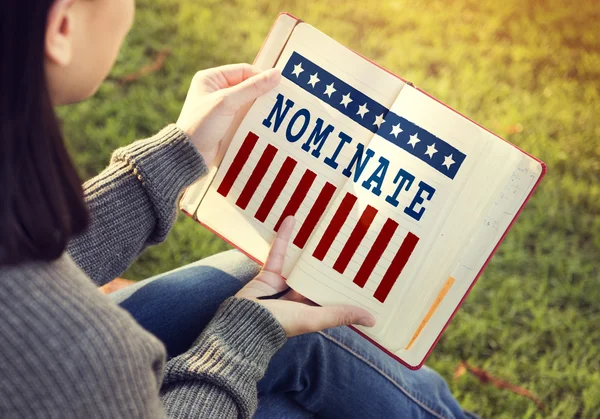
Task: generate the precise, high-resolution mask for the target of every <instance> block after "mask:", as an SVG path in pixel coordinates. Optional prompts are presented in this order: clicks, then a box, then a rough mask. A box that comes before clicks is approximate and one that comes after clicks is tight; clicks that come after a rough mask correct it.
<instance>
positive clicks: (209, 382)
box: [161, 297, 286, 418]
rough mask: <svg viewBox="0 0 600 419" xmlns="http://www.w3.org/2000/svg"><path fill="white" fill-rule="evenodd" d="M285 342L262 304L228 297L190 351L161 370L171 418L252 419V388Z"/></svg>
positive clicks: (164, 398) (254, 390) (254, 402)
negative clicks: (163, 371) (163, 373)
mask: <svg viewBox="0 0 600 419" xmlns="http://www.w3.org/2000/svg"><path fill="white" fill-rule="evenodd" d="M285 341H286V336H285V332H284V331H283V329H282V327H281V325H280V324H279V323H278V322H277V320H275V318H274V317H273V316H272V315H271V313H270V312H269V311H268V310H267V309H266V308H264V307H263V306H261V305H260V304H258V303H256V302H253V301H250V300H246V299H240V298H235V297H231V298H229V299H227V300H226V301H225V302H224V303H223V304H222V305H221V307H220V308H219V311H218V312H217V314H216V315H215V317H214V318H213V320H212V321H211V323H209V325H208V326H207V328H206V329H205V330H204V332H203V333H202V335H200V337H199V338H198V340H197V341H196V342H195V344H194V345H193V346H192V348H191V349H190V350H189V351H188V352H186V353H184V354H182V355H180V356H178V357H176V358H173V359H171V360H170V361H169V362H168V363H167V365H166V369H165V376H164V381H163V385H162V388H161V400H162V403H163V406H164V408H165V410H166V411H167V414H168V416H169V417H170V418H204V417H206V418H213V417H214V418H216V417H218V418H250V417H252V415H253V413H254V411H255V410H256V407H257V404H258V399H257V387H256V383H257V382H258V381H259V380H260V379H261V378H262V376H263V375H264V373H265V371H266V369H267V366H268V363H269V361H270V359H271V357H272V356H273V355H274V354H275V352H277V350H279V349H280V348H281V347H282V346H283V344H284V343H285Z"/></svg>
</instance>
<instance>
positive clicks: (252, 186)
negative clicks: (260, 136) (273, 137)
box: [235, 144, 277, 209]
mask: <svg viewBox="0 0 600 419" xmlns="http://www.w3.org/2000/svg"><path fill="white" fill-rule="evenodd" d="M276 153H277V148H275V147H273V146H272V145H271V144H268V145H267V148H266V149H265V151H263V153H262V156H260V159H258V163H256V166H255V167H254V170H253V171H252V174H251V175H250V177H249V178H248V181H247V182H246V186H244V189H242V193H241V194H240V196H239V198H238V199H237V201H235V205H237V206H238V207H240V208H241V209H246V207H247V206H248V203H249V202H250V199H251V198H252V195H254V192H255V191H256V188H258V185H259V184H260V181H261V180H262V178H263V177H264V176H265V173H267V170H269V166H270V165H271V162H272V161H273V158H274V157H275V154H276Z"/></svg>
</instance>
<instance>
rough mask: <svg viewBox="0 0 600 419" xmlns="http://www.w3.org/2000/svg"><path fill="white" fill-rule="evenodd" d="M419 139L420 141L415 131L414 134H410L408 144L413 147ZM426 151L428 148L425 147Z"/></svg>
mask: <svg viewBox="0 0 600 419" xmlns="http://www.w3.org/2000/svg"><path fill="white" fill-rule="evenodd" d="M419 141H421V140H419V137H418V134H417V133H415V135H411V136H410V140H408V144H410V145H411V146H412V148H415V146H416V145H417V143H418V142H419ZM434 149H435V147H434ZM427 151H429V149H427ZM434 153H435V151H434ZM432 156H433V154H432Z"/></svg>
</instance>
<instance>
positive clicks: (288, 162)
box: [254, 157, 296, 223]
mask: <svg viewBox="0 0 600 419" xmlns="http://www.w3.org/2000/svg"><path fill="white" fill-rule="evenodd" d="M294 167H296V160H294V159H293V158H291V157H286V158H285V161H284V162H283V165H282V166H281V169H280V170H279V172H278V173H277V176H275V180H274V181H273V183H272V184H271V187H270V188H269V191H268V192H267V194H266V195H265V198H264V199H263V201H262V203H261V204H260V207H258V210H257V211H256V214H254V218H256V219H257V220H258V221H260V222H262V223H264V222H265V220H266V219H267V216H268V215H269V213H270V212H271V210H272V209H273V205H275V201H277V198H279V195H280V194H281V191H282V190H283V188H284V187H285V184H286V183H287V181H288V179H289V178H290V176H291V174H292V171H293V170H294Z"/></svg>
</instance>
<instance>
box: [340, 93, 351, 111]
mask: <svg viewBox="0 0 600 419" xmlns="http://www.w3.org/2000/svg"><path fill="white" fill-rule="evenodd" d="M350 102H352V99H350V93H348V94H347V95H342V101H341V102H340V105H344V108H347V107H348V104H349V103H350Z"/></svg>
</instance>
